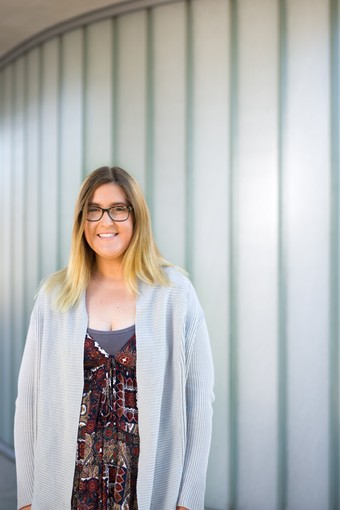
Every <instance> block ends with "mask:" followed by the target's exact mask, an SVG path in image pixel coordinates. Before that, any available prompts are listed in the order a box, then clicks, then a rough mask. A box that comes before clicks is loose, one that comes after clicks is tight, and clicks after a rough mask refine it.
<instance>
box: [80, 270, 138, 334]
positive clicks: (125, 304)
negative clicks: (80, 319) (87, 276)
mask: <svg viewBox="0 0 340 510" xmlns="http://www.w3.org/2000/svg"><path fill="white" fill-rule="evenodd" d="M86 308H87V314H88V317H89V322H88V327H89V328H92V329H97V330H102V331H114V330H117V329H124V328H127V327H129V326H132V325H133V324H135V317H136V296H135V295H134V294H132V293H131V292H130V291H129V290H128V289H127V287H126V284H125V282H124V280H120V281H113V282H109V283H99V282H98V281H96V280H91V282H90V284H89V286H88V288H87V290H86Z"/></svg>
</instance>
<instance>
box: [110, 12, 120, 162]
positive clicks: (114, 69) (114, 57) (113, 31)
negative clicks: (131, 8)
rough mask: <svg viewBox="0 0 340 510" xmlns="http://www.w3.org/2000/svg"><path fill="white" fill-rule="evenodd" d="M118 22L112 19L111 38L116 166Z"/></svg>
mask: <svg viewBox="0 0 340 510" xmlns="http://www.w3.org/2000/svg"><path fill="white" fill-rule="evenodd" d="M117 32H118V30H117V20H116V18H115V17H113V18H112V23H111V37H112V45H113V50H112V150H111V154H112V156H111V159H112V164H113V165H116V161H118V111H117V109H118V90H117V88H118V34H117Z"/></svg>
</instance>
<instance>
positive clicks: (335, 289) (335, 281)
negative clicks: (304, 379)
mask: <svg viewBox="0 0 340 510" xmlns="http://www.w3.org/2000/svg"><path fill="white" fill-rule="evenodd" d="M338 24H339V6H338V0H330V4H329V25H330V26H329V29H330V41H329V42H330V75H331V76H330V88H331V90H330V130H331V136H330V154H331V164H330V168H331V175H330V190H329V191H330V197H331V204H330V272H329V277H330V278H329V280H330V281H329V285H330V338H329V341H330V345H329V364H330V372H329V373H330V379H329V471H330V476H329V507H330V510H338V509H339V503H340V497H339V319H338V315H339V262H338V260H339V176H338V168H339V148H338V140H339V26H338Z"/></svg>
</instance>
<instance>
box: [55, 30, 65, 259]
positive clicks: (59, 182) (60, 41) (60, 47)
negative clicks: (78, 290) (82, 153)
mask: <svg viewBox="0 0 340 510" xmlns="http://www.w3.org/2000/svg"><path fill="white" fill-rule="evenodd" d="M63 82H64V39H63V36H62V35H61V36H60V37H59V38H58V85H57V87H58V92H57V94H58V98H57V101H58V119H57V123H58V125H57V154H58V155H57V158H58V159H57V186H56V187H57V189H56V193H57V265H58V268H57V269H60V268H61V264H62V260H63V257H62V252H61V250H62V246H63V244H62V224H63V221H62V216H61V215H62V199H61V190H62V183H63V178H62V167H61V162H62V157H61V154H62V150H63V147H62V135H61V133H62V124H63Z"/></svg>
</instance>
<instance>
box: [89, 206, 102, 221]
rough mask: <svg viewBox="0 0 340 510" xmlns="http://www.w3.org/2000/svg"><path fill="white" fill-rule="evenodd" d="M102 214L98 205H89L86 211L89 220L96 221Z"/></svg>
mask: <svg viewBox="0 0 340 510" xmlns="http://www.w3.org/2000/svg"><path fill="white" fill-rule="evenodd" d="M101 215H102V210H101V209H100V208H99V207H90V208H89V209H88V211H87V219H88V220H90V221H98V220H99V219H100V217H101Z"/></svg>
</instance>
